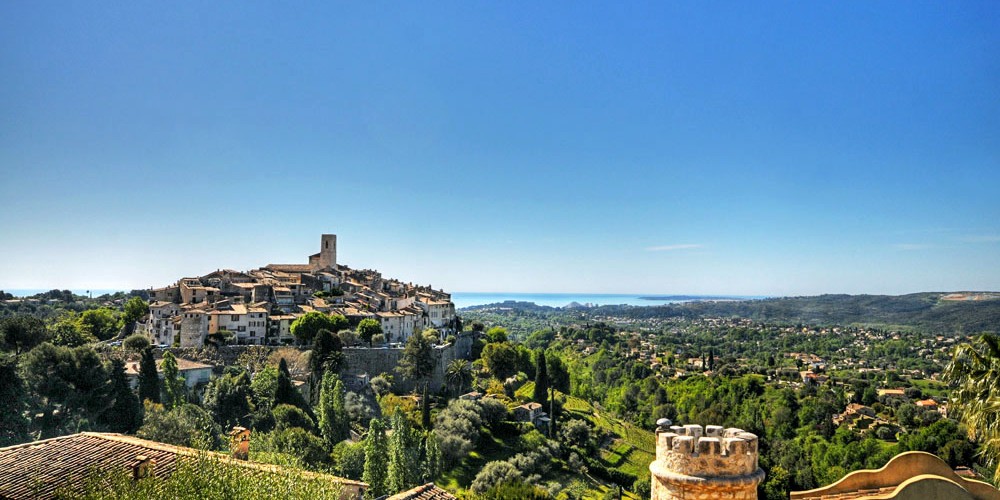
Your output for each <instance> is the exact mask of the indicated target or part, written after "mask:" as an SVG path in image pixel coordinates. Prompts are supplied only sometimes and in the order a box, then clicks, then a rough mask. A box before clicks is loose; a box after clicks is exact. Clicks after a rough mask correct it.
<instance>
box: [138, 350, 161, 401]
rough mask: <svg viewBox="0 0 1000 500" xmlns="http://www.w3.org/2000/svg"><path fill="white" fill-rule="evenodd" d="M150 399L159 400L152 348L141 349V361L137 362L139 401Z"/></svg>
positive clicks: (158, 379) (158, 384)
mask: <svg viewBox="0 0 1000 500" xmlns="http://www.w3.org/2000/svg"><path fill="white" fill-rule="evenodd" d="M147 399H148V400H150V401H152V402H154V403H159V402H160V376H159V375H158V374H157V373H156V359H155V358H154V357H153V348H152V347H147V348H146V349H144V350H143V351H142V361H140V362H139V402H140V403H141V402H143V401H146V400H147Z"/></svg>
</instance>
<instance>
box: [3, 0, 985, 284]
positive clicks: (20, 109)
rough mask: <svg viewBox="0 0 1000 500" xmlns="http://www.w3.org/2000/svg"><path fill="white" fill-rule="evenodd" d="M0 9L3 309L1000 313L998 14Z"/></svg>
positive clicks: (547, 6)
mask: <svg viewBox="0 0 1000 500" xmlns="http://www.w3.org/2000/svg"><path fill="white" fill-rule="evenodd" d="M318 3H320V4H322V5H319V6H316V5H313V6H305V5H298V4H297V5H296V6H295V7H294V8H290V7H288V6H287V5H283V4H280V3H279V2H271V3H264V4H259V3H254V2H243V1H241V2H170V3H164V2H107V3H101V2H56V3H53V2H44V1H36V0H31V1H7V2H2V3H0V202H2V216H0V289H13V288H50V287H59V288H141V287H148V286H163V285H166V284H169V283H172V282H173V281H175V280H176V279H177V278H179V277H181V276H190V275H200V274H204V273H206V272H209V271H212V270H215V269H217V268H235V269H251V268H255V267H258V266H261V265H264V264H267V263H269V262H290V263H295V262H303V263H304V262H305V258H306V256H307V255H309V254H311V253H314V252H316V251H318V246H319V235H320V233H323V232H332V233H336V234H337V235H338V239H339V245H338V246H339V260H340V262H341V263H344V264H347V265H349V266H351V267H357V268H374V269H379V270H380V271H382V272H383V273H384V274H386V275H387V276H391V277H397V278H401V279H403V280H405V281H414V282H419V283H423V284H432V285H433V286H434V287H435V288H440V287H443V288H445V289H446V290H449V291H533V292H609V293H614V292H642V293H705V294H751V295H799V294H818V293H892V294H896V293H908V292H917V291H932V290H933V291H943V290H998V289H1000V3H998V2H997V1H995V0H989V1H983V2H952V1H948V2H912V1H905V2H870V1H856V2H822V3H821V2H799V1H789V2H778V1H765V2H742V1H734V2H702V1H697V2H658V1H657V2H648V3H644V2H625V3H622V2H604V3H601V4H594V3H586V2H577V1H573V2H565V3H557V2H523V3H522V2H467V1H459V2H351V3H347V4H339V3H338V4H334V3H332V2H318Z"/></svg>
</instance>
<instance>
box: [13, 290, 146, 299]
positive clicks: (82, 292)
mask: <svg viewBox="0 0 1000 500" xmlns="http://www.w3.org/2000/svg"><path fill="white" fill-rule="evenodd" d="M0 290H3V291H5V292H7V293H9V294H11V295H13V296H15V297H30V296H32V295H37V294H39V293H45V292H47V291H49V290H54V289H53V288H44V289H42V288H13V289H10V290H5V289H3V288H0ZM59 290H64V288H59ZM69 291H71V292H73V295H83V296H87V290H85V289H82V288H80V289H75V288H70V289H69ZM115 292H128V290H114V289H108V288H93V289H91V290H90V293H91V294H92V295H93V296H94V297H100V296H101V295H104V294H113V293H115Z"/></svg>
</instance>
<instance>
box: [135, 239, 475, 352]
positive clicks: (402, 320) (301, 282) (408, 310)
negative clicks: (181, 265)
mask: <svg viewBox="0 0 1000 500" xmlns="http://www.w3.org/2000/svg"><path fill="white" fill-rule="evenodd" d="M149 297H150V304H149V316H148V318H147V319H146V320H145V321H142V322H140V323H139V324H138V325H137V331H139V332H140V333H143V334H145V335H146V336H147V337H148V338H149V340H150V342H151V343H153V344H155V345H159V346H164V347H166V346H178V347H194V348H198V347H202V346H203V345H204V344H205V342H206V339H208V338H209V337H210V336H215V337H217V338H219V339H221V341H222V342H224V343H228V344H236V345H286V344H291V343H293V342H294V340H295V339H294V338H293V336H292V334H291V329H290V327H291V324H292V322H294V321H295V320H296V319H297V318H299V317H300V316H302V315H305V314H307V313H309V312H311V311H319V312H323V313H328V314H332V313H335V314H341V315H343V316H344V317H346V318H347V319H348V320H349V321H351V322H352V324H356V323H357V322H359V321H361V320H363V319H369V318H370V319H375V320H377V321H378V322H379V324H380V325H381V328H382V333H383V335H385V341H386V342H387V343H400V342H405V341H406V339H408V338H409V337H410V336H411V335H413V333H414V332H421V331H423V330H424V329H426V328H434V329H436V330H437V331H438V332H439V333H440V334H441V335H442V338H444V337H445V336H447V335H448V334H450V333H454V332H456V331H461V325H460V324H459V320H458V319H457V316H456V315H455V305H454V304H453V303H452V302H451V296H450V295H449V294H447V293H445V292H444V291H442V290H434V289H432V288H431V287H430V286H420V285H414V284H413V283H403V282H401V281H398V280H394V279H389V278H384V277H382V275H381V273H379V272H378V271H374V270H368V269H362V270H356V269H351V268H349V267H347V266H344V265H342V264H338V263H337V236H336V235H334V234H324V235H322V237H321V239H320V251H319V253H316V254H313V255H310V256H309V258H308V264H268V265H266V266H264V267H261V268H259V269H255V270H252V271H246V272H240V271H234V270H229V269H224V270H219V271H215V272H212V273H209V274H206V275H204V276H201V277H195V278H181V279H180V280H178V281H177V283H175V284H173V285H170V286H166V287H163V288H155V289H152V290H150V291H149Z"/></svg>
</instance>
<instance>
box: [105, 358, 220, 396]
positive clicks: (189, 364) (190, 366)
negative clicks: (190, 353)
mask: <svg viewBox="0 0 1000 500" xmlns="http://www.w3.org/2000/svg"><path fill="white" fill-rule="evenodd" d="M177 372H178V373H179V374H180V376H181V377H183V378H184V384H185V385H187V386H188V388H194V387H195V386H197V385H198V384H207V383H208V382H209V381H210V380H212V365H206V364H204V363H199V362H197V361H191V360H190V359H184V358H177ZM156 373H157V375H159V376H160V380H161V381H162V380H163V360H162V359H158V360H156ZM125 376H126V377H127V378H128V383H129V386H130V387H132V389H135V388H136V387H138V386H139V362H138V361H129V362H128V363H126V364H125Z"/></svg>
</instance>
